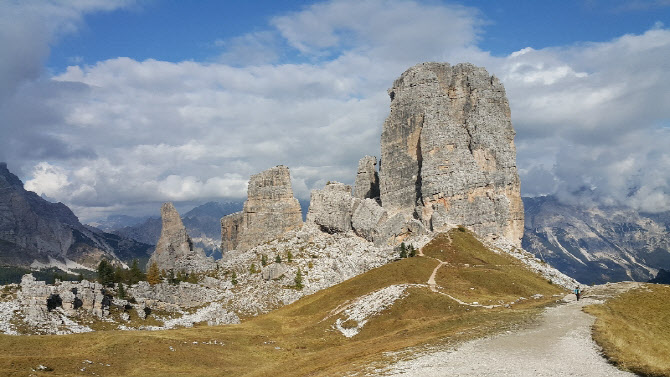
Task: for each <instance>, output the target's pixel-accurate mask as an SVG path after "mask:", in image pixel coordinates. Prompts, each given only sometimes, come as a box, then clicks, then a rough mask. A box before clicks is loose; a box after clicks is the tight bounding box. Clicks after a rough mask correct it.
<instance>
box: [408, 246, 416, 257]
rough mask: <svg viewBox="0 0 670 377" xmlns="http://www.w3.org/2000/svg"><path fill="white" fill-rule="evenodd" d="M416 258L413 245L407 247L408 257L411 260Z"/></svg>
mask: <svg viewBox="0 0 670 377" xmlns="http://www.w3.org/2000/svg"><path fill="white" fill-rule="evenodd" d="M415 256H416V249H414V245H412V244H410V245H409V257H410V258H413V257H415Z"/></svg>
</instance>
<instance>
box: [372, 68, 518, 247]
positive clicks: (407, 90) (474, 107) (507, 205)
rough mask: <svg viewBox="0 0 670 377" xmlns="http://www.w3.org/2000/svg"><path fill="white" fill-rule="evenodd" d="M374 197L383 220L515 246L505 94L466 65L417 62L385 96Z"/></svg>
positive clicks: (514, 183) (514, 189) (514, 182)
mask: <svg viewBox="0 0 670 377" xmlns="http://www.w3.org/2000/svg"><path fill="white" fill-rule="evenodd" d="M389 95H390V97H391V114H390V115H389V117H388V118H387V119H386V121H385V123H384V128H383V131H382V138H381V153H382V156H381V164H380V165H381V167H380V172H379V180H380V198H381V202H382V206H383V208H384V209H385V210H387V211H388V212H389V215H395V214H402V215H403V216H405V218H412V217H414V218H418V219H419V220H421V221H422V222H423V223H424V225H425V226H426V227H428V228H429V229H432V230H439V229H440V228H441V227H442V226H444V225H448V224H462V225H465V226H467V227H469V228H471V229H473V230H474V231H475V232H477V233H479V234H480V235H484V236H489V235H491V236H493V237H496V236H503V237H505V238H507V239H508V240H510V241H512V242H514V243H515V244H517V245H520V243H521V238H522V236H523V203H522V201H521V196H520V192H519V176H518V173H517V168H516V148H515V146H514V135H515V132H514V129H513V127H512V122H511V118H510V109H509V103H508V101H507V98H506V96H505V89H504V88H503V86H502V84H501V83H500V82H499V81H498V79H497V78H495V77H494V76H490V75H489V74H488V73H487V72H486V70H485V69H483V68H479V67H475V66H474V65H471V64H458V65H456V66H453V67H452V66H450V65H449V64H446V63H423V64H419V65H416V66H414V67H412V68H410V69H408V70H407V71H405V72H404V73H403V74H402V75H401V76H400V78H399V79H397V80H396V81H395V82H394V83H393V87H392V88H391V89H389Z"/></svg>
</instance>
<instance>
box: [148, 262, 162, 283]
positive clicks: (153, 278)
mask: <svg viewBox="0 0 670 377" xmlns="http://www.w3.org/2000/svg"><path fill="white" fill-rule="evenodd" d="M147 282H148V283H149V284H151V285H156V284H158V283H160V282H161V273H160V270H159V269H158V264H157V263H156V261H153V262H151V265H150V266H149V271H147Z"/></svg>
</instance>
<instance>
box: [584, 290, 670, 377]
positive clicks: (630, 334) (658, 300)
mask: <svg viewBox="0 0 670 377" xmlns="http://www.w3.org/2000/svg"><path fill="white" fill-rule="evenodd" d="M669 298H670V285H663V284H647V285H645V286H643V287H641V288H638V289H634V290H630V291H628V292H626V293H623V294H621V295H620V296H618V297H615V298H613V299H611V300H607V301H606V302H605V303H604V304H602V305H592V306H588V307H586V308H585V311H586V312H587V313H590V314H593V315H595V316H596V318H597V319H596V323H595V326H594V328H593V338H594V339H595V341H596V342H597V343H598V345H600V346H601V347H602V348H603V351H604V352H605V355H606V356H607V358H608V359H609V360H610V361H612V362H613V363H614V364H616V365H617V366H619V367H620V368H622V369H625V370H629V371H632V372H634V373H637V374H639V375H642V376H670V300H669Z"/></svg>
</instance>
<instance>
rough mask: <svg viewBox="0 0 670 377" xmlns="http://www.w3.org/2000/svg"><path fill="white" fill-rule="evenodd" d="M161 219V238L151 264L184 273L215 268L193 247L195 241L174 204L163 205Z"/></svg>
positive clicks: (208, 259)
mask: <svg viewBox="0 0 670 377" xmlns="http://www.w3.org/2000/svg"><path fill="white" fill-rule="evenodd" d="M161 219H162V222H163V227H162V229H161V237H160V238H159V239H158V243H157V244H156V250H155V251H154V253H153V254H152V255H151V258H150V259H149V264H151V263H153V262H156V264H157V265H158V268H159V269H161V270H166V271H168V270H173V271H184V272H198V271H206V270H209V269H211V268H212V267H214V264H213V263H214V262H213V260H211V259H210V258H207V257H206V256H205V253H204V252H203V251H202V250H201V249H197V248H194V247H193V241H192V240H191V237H189V235H188V233H187V232H186V228H185V227H184V224H183V223H182V221H181V217H180V216H179V213H178V212H177V210H176V209H175V208H174V205H172V203H169V202H168V203H163V206H162V207H161Z"/></svg>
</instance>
